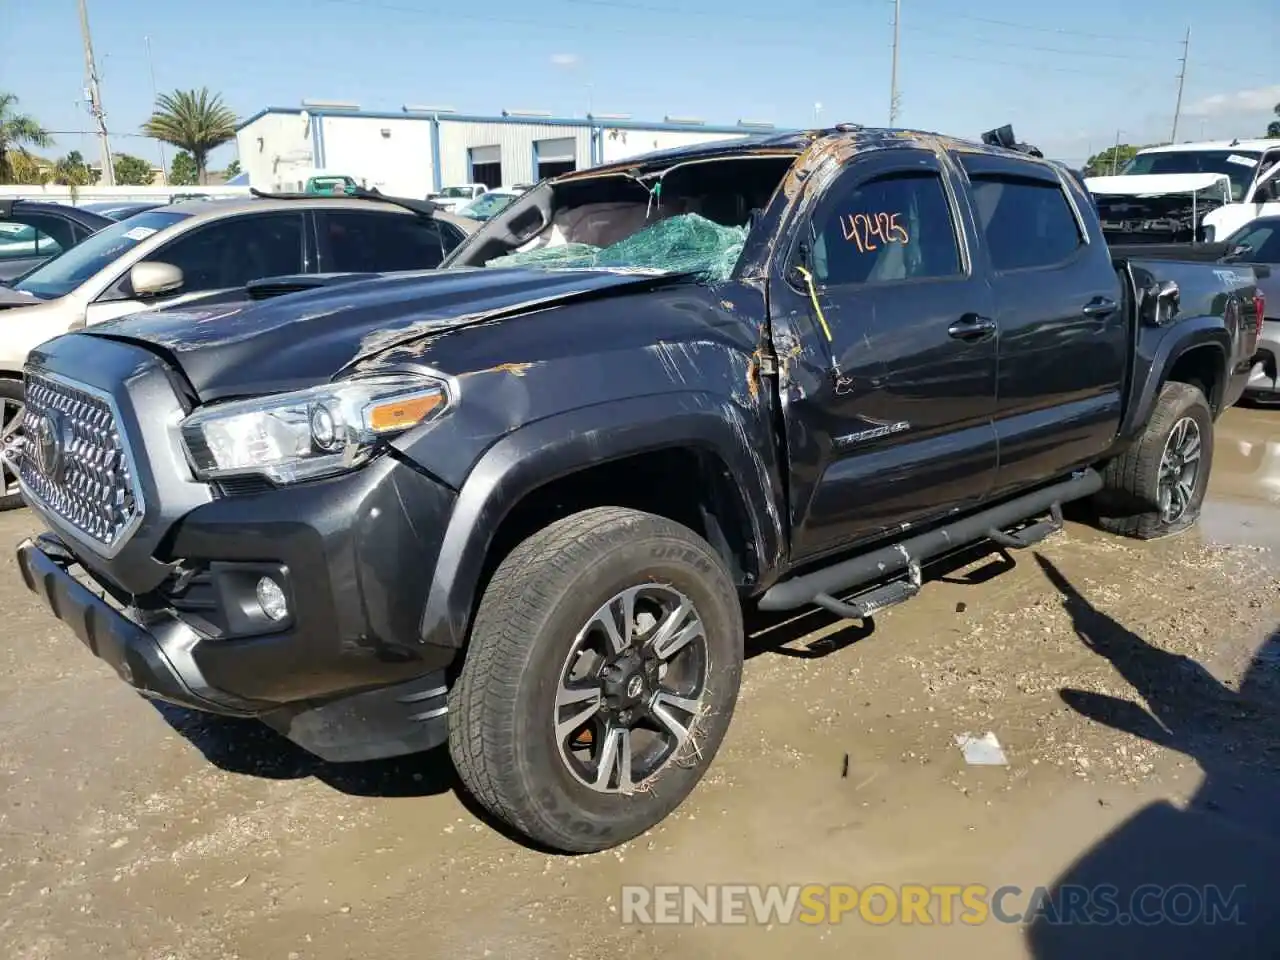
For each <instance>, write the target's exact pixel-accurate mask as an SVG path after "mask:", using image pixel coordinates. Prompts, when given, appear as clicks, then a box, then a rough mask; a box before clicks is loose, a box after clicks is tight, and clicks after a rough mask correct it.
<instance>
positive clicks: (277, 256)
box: [148, 213, 303, 293]
mask: <svg viewBox="0 0 1280 960" xmlns="http://www.w3.org/2000/svg"><path fill="white" fill-rule="evenodd" d="M302 232H303V231H302V215H301V214H297V213H281V214H266V215H260V216H242V217H232V218H229V219H226V220H220V221H216V222H214V223H212V224H209V225H208V226H205V227H197V228H196V229H195V230H193V231H191V232H190V233H188V234H186V235H184V236H181V237H178V238H177V239H175V240H174V241H173V242H172V243H169V244H166V245H165V246H163V247H161V248H160V249H158V250H156V251H155V252H154V253H153V254H151V256H150V257H149V258H148V259H150V260H159V261H161V262H163V263H171V264H173V265H174V266H175V267H177V268H178V269H179V270H181V271H182V292H183V293H194V292H198V291H201V290H224V289H227V288H231V287H242V286H244V285H245V284H246V283H249V282H250V281H253V280H261V279H262V278H263V277H277V276H282V275H287V274H293V273H301V272H302V269H303V267H302Z"/></svg>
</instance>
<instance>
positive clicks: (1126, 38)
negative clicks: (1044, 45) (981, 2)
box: [929, 13, 1173, 44]
mask: <svg viewBox="0 0 1280 960" xmlns="http://www.w3.org/2000/svg"><path fill="white" fill-rule="evenodd" d="M929 16H930V17H933V18H935V19H940V20H946V19H950V20H970V21H973V22H974V23H989V24H991V25H993V26H997V27H1009V28H1010V29H1013V30H1030V31H1033V32H1035V33H1056V34H1059V35H1060V36H1064V37H1083V38H1085V39H1087V40H1115V41H1118V42H1120V43H1155V44H1161V43H1172V42H1173V41H1166V40H1156V39H1153V38H1151V37H1139V36H1134V35H1121V34H1115V33H1085V32H1083V31H1080V30H1064V29H1063V28H1062V27H1041V26H1036V25H1034V24H1030V23H1016V22H1014V21H1012V20H996V19H993V18H991V17H978V16H973V15H971V14H967V13H930V14H929Z"/></svg>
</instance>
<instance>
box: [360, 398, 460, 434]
mask: <svg viewBox="0 0 1280 960" xmlns="http://www.w3.org/2000/svg"><path fill="white" fill-rule="evenodd" d="M442 406H444V396H443V394H440V393H427V394H419V395H418V396H416V397H402V398H398V399H396V400H386V401H383V402H382V403H378V404H374V405H373V406H372V407H370V408H369V412H368V418H369V419H368V423H369V429H371V430H372V431H373V432H374V433H383V432H385V431H387V430H404V429H405V428H407V427H412V426H414V425H415V424H419V423H421V422H422V421H423V420H426V419H427V417H429V416H431V414H433V413H434V412H435V411H436V410H438V409H439V408H440V407H442Z"/></svg>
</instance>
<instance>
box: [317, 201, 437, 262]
mask: <svg viewBox="0 0 1280 960" xmlns="http://www.w3.org/2000/svg"><path fill="white" fill-rule="evenodd" d="M319 224H320V235H321V236H320V247H321V250H323V251H324V253H325V260H324V263H323V264H322V265H321V268H320V269H321V270H322V271H330V270H337V271H353V272H357V273H360V272H377V271H383V270H427V269H431V268H434V267H438V266H439V265H440V261H441V260H443V259H444V257H445V254H447V253H448V252H449V250H450V249H452V247H453V246H454V244H453V243H451V242H449V241H448V240H446V239H445V238H444V236H443V235H442V234H441V231H440V226H439V225H438V224H436V223H434V222H433V221H431V220H426V219H422V218H419V217H415V216H412V215H410V214H400V213H376V212H373V211H369V212H367V213H366V212H362V211H345V210H330V211H326V212H324V213H321V214H319Z"/></svg>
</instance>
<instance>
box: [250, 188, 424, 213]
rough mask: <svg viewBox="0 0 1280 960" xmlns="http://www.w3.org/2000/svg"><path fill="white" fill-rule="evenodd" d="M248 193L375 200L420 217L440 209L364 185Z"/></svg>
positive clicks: (265, 196) (267, 196) (269, 197)
mask: <svg viewBox="0 0 1280 960" xmlns="http://www.w3.org/2000/svg"><path fill="white" fill-rule="evenodd" d="M249 193H250V194H251V195H252V196H255V197H261V198H262V199H263V200H377V201H379V202H381V203H389V204H391V205H392V206H395V207H400V208H402V209H404V210H408V211H409V212H410V213H416V214H417V215H418V216H420V217H428V218H430V217H434V216H435V215H436V214H437V213H439V212H440V211H441V209H442V208H441V207H440V205H439V204H435V203H432V202H431V201H430V200H414V199H413V198H412V197H393V196H390V195H388V194H385V193H382V192H381V191H379V190H376V189H374V190H368V189H365V188H364V187H357V188H356V189H354V190H350V191H346V192H344V193H333V194H324V193H268V192H267V191H266V190H259V189H257V188H256V187H250V188H249Z"/></svg>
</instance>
